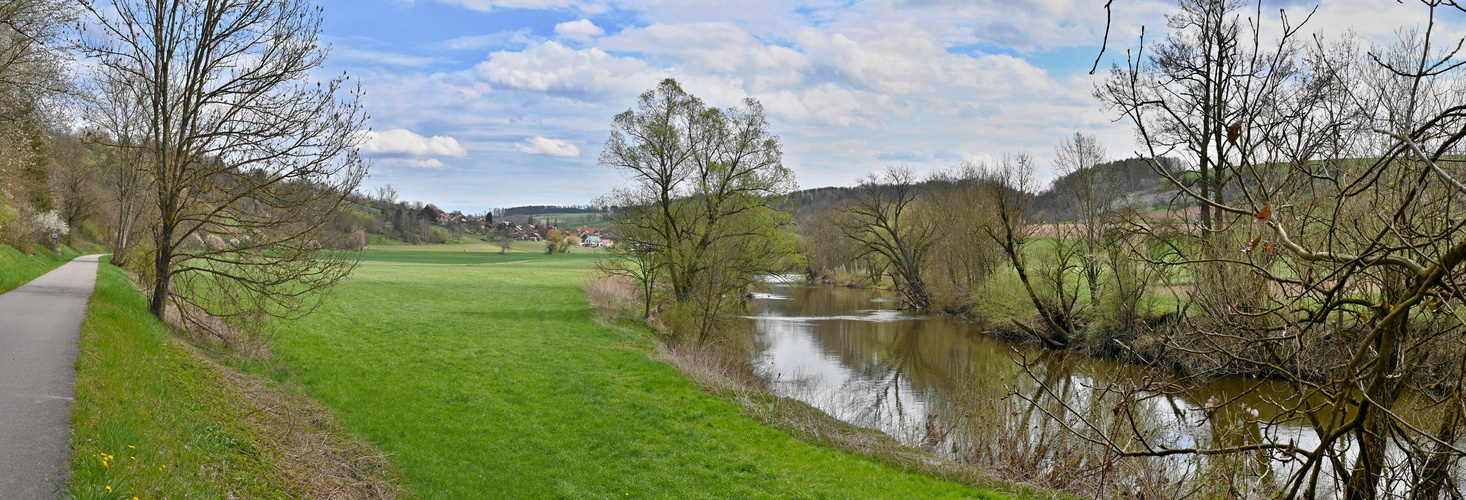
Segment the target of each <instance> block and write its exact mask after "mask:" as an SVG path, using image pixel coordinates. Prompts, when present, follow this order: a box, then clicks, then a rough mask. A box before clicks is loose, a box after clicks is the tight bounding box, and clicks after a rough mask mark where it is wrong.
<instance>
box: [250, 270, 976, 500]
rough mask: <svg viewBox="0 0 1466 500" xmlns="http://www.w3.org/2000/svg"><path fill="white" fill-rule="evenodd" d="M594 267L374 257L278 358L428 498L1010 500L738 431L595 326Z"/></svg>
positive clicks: (759, 431)
mask: <svg viewBox="0 0 1466 500" xmlns="http://www.w3.org/2000/svg"><path fill="white" fill-rule="evenodd" d="M591 257H592V255H591V254H589V253H578V254H575V253H573V254H569V255H556V256H547V255H544V254H511V255H502V256H501V255H497V254H484V253H478V254H475V253H462V252H460V253H457V254H455V253H452V252H448V253H424V252H392V251H371V252H368V253H367V254H366V258H365V259H364V260H363V262H362V264H361V266H360V267H359V268H358V269H357V272H356V274H355V275H354V276H353V277H352V279H351V280H350V281H349V282H348V283H346V284H344V285H343V286H341V287H340V288H339V289H338V290H337V292H336V295H335V297H333V299H332V300H331V301H330V302H329V303H328V304H327V305H326V306H325V307H323V308H322V309H321V310H320V311H318V312H317V313H316V314H314V315H312V316H310V317H308V318H306V319H305V320H303V321H299V322H296V323H294V324H291V325H288V327H287V328H286V329H285V331H283V332H282V333H281V334H280V335H279V336H278V337H277V347H276V351H277V353H278V355H279V359H280V361H281V362H282V363H283V364H284V365H285V366H287V367H288V369H289V371H290V372H292V373H293V375H294V376H295V377H296V378H297V380H299V381H300V382H301V383H302V384H303V385H304V386H305V387H306V391H307V392H308V393H309V394H310V395H312V396H314V397H316V398H318V399H320V400H321V401H323V402H324V403H326V404H327V405H328V406H330V407H331V408H332V409H333V410H334V411H335V412H336V414H337V415H339V416H340V418H341V419H342V420H343V421H344V422H345V423H346V424H347V426H348V427H349V428H350V429H351V430H352V431H354V432H355V433H357V434H358V435H360V436H361V437H363V438H365V439H367V440H370V441H372V442H374V443H377V444H378V445H379V446H381V447H382V448H383V449H384V450H386V451H387V452H389V453H391V454H393V455H394V456H395V458H396V460H397V461H398V462H399V463H400V464H401V465H402V467H403V469H404V470H405V473H406V483H405V484H406V487H407V488H408V489H409V490H411V491H413V492H415V493H417V494H419V495H420V496H422V497H424V498H475V497H502V498H541V497H573V498H635V497H657V498H688V497H695V498H710V497H712V498H749V497H795V498H910V497H915V498H933V497H936V498H942V497H959V498H960V497H975V498H1000V496H999V495H996V494H993V493H991V492H989V491H986V490H979V489H974V488H967V487H964V486H962V485H959V484H956V483H952V482H945V481H940V480H937V479H933V478H930V477H926V476H922V475H915V474H907V473H902V472H899V471H897V470H894V469H892V468H890V467H887V466H885V465H881V464H879V463H877V462H875V461H873V460H871V459H869V458H865V457H861V456H857V455H854V454H850V453H845V452H840V451H836V450H832V449H829V448H825V447H821V446H817V445H813V444H809V443H806V442H803V441H799V440H796V439H794V438H793V437H791V436H790V435H789V434H788V433H786V432H784V431H780V430H776V429H773V428H769V427H766V426H764V425H761V424H759V423H758V422H757V421H755V420H753V419H751V418H749V417H745V416H744V415H742V414H741V413H740V409H739V407H738V406H737V405H736V404H734V403H731V402H729V401H725V400H723V399H720V398H718V397H715V396H713V395H710V394H708V393H707V392H705V391H703V390H701V389H700V388H699V387H698V386H697V385H696V384H695V383H694V382H692V381H690V380H688V379H687V378H685V377H683V376H682V375H681V374H680V373H679V372H678V371H677V370H676V369H674V368H673V367H671V366H669V365H667V364H665V363H662V362H659V361H656V360H654V359H652V357H653V356H655V346H654V344H653V343H652V341H651V340H649V339H648V338H647V337H646V336H644V335H639V334H636V333H629V332H623V331H618V330H615V329H610V328H605V327H602V326H599V325H597V324H596V323H595V322H594V321H593V320H592V317H591V315H592V313H591V311H590V309H589V307H588V305H587V303H586V297H585V293H584V292H583V291H582V290H581V286H582V285H583V283H584V282H585V279H586V275H587V271H588V270H589V269H590V268H591V263H592V259H591Z"/></svg>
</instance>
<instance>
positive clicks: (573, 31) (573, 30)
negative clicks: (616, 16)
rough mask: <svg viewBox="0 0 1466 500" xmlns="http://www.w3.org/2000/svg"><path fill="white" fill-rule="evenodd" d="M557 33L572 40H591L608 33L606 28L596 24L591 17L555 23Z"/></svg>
mask: <svg viewBox="0 0 1466 500" xmlns="http://www.w3.org/2000/svg"><path fill="white" fill-rule="evenodd" d="M555 34H558V35H560V36H562V37H565V38H569V39H571V40H579V41H582V42H584V41H589V40H590V39H592V38H595V37H598V36H601V35H604V34H606V30H604V29H601V27H600V26H596V25H595V23H592V22H590V20H589V19H581V20H579V21H569V22H564V23H560V24H556V25H555Z"/></svg>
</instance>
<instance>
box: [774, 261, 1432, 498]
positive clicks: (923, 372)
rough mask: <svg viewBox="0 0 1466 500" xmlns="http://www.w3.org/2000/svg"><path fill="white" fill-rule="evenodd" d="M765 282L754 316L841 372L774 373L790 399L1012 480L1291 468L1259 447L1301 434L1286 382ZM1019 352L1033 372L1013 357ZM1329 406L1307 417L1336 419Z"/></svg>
mask: <svg viewBox="0 0 1466 500" xmlns="http://www.w3.org/2000/svg"><path fill="white" fill-rule="evenodd" d="M775 292H776V293H778V294H781V295H787V296H788V298H787V300H761V301H758V308H759V309H760V313H762V314H772V315H780V316H788V317H794V318H800V317H802V318H806V320H805V321H799V322H794V323H779V322H774V323H771V324H781V325H792V324H797V325H799V326H798V327H797V328H788V331H787V332H783V333H777V334H778V335H794V334H797V335H799V336H801V337H802V336H806V335H807V336H809V337H810V339H809V340H810V342H812V343H813V344H814V346H815V347H816V348H817V349H818V350H819V352H820V354H821V355H822V356H823V357H824V358H827V359H825V360H824V361H823V362H826V363H831V364H838V365H839V366H840V367H841V369H842V370H843V371H842V372H840V373H841V374H842V376H848V378H846V379H843V381H842V382H836V381H833V380H819V379H818V377H820V376H821V375H811V378H810V379H808V380H804V381H802V383H801V382H798V381H795V380H792V379H797V378H799V377H798V375H800V374H782V375H780V376H788V377H790V378H787V379H781V380H779V383H780V384H787V385H786V387H792V388H793V389H792V390H795V391H798V390H799V388H800V387H801V386H802V387H803V388H804V389H808V390H807V391H806V392H801V393H798V394H794V396H795V397H799V398H801V399H805V400H806V401H808V402H810V403H812V404H815V405H816V406H818V407H820V408H825V409H827V410H826V411H829V412H830V413H831V414H834V415H836V416H838V417H840V418H842V419H844V420H846V421H849V422H852V423H856V424H858V425H863V426H867V427H873V428H879V429H881V430H884V431H885V432H887V433H890V434H892V435H893V436H895V437H897V438H898V439H901V440H903V441H904V442H906V443H907V444H909V445H913V446H922V447H927V448H929V449H934V450H936V451H940V452H942V453H944V454H948V456H952V457H957V458H960V459H962V460H964V461H967V462H971V463H975V464H977V465H980V466H982V467H983V468H985V469H988V470H994V471H997V472H1000V473H1001V474H1003V475H1005V476H1006V477H1009V478H1012V479H1018V480H1023V481H1027V482H1030V483H1034V484H1036V485H1044V486H1051V487H1062V488H1064V489H1070V490H1073V491H1078V492H1081V493H1083V494H1086V495H1096V494H1098V492H1099V491H1101V490H1100V489H1099V488H1101V487H1104V486H1108V488H1109V489H1108V490H1107V491H1116V490H1127V491H1149V492H1151V493H1153V494H1158V495H1162V496H1166V497H1172V496H1185V495H1200V496H1209V495H1213V494H1215V495H1222V496H1225V495H1226V494H1228V491H1229V490H1233V489H1235V490H1236V491H1241V492H1250V493H1248V494H1257V493H1260V492H1265V491H1267V490H1269V489H1270V485H1272V484H1273V483H1275V482H1277V481H1278V478H1279V477H1286V476H1287V475H1288V471H1289V470H1290V469H1289V468H1290V467H1296V466H1297V464H1296V463H1291V464H1290V463H1284V462H1282V461H1280V460H1279V459H1280V457H1281V456H1282V455H1285V454H1283V453H1276V452H1269V451H1268V450H1267V449H1265V448H1264V447H1261V446H1259V445H1263V444H1271V443H1278V442H1281V443H1284V444H1286V443H1288V442H1289V440H1295V441H1298V442H1299V444H1300V446H1301V445H1302V441H1304V440H1307V439H1311V438H1310V435H1309V434H1308V432H1309V431H1308V430H1307V429H1308V428H1309V426H1308V425H1307V422H1306V419H1307V418H1308V416H1306V415H1298V414H1289V413H1286V412H1284V411H1282V410H1281V409H1282V408H1287V407H1290V406H1291V407H1296V406H1297V405H1296V396H1294V394H1295V393H1294V392H1293V391H1292V390H1291V389H1290V388H1288V387H1286V386H1281V385H1278V384H1274V383H1270V382H1265V381H1258V380H1248V379H1229V380H1220V381H1211V382H1208V383H1206V384H1201V385H1196V386H1190V387H1187V390H1184V391H1183V390H1165V389H1166V388H1167V387H1177V386H1176V385H1167V384H1163V383H1158V382H1157V381H1158V380H1166V379H1168V378H1173V377H1174V376H1175V374H1170V373H1169V372H1166V373H1162V372H1156V371H1147V370H1144V369H1141V368H1138V367H1133V366H1128V365H1121V364H1118V363H1114V362H1110V361H1106V360H1095V359H1092V358H1086V357H1082V356H1070V355H1069V354H1067V353H1057V352H1050V351H1044V352H1035V351H1032V350H1028V349H1023V348H1021V347H1018V348H1017V350H1015V346H1014V345H1013V344H1008V343H1003V342H999V341H994V340H992V339H989V338H986V337H984V336H982V334H981V333H980V332H978V331H976V328H975V327H974V325H970V324H961V323H956V322H953V321H951V320H950V319H948V318H945V317H928V318H924V319H919V320H910V319H908V320H900V321H860V320H856V319H855V317H861V316H869V315H870V314H871V313H872V312H873V311H874V310H887V309H889V307H890V306H891V304H889V303H878V302H874V303H873V302H871V299H873V298H876V297H878V295H877V294H875V293H871V292H869V291H863V290H848V289H829V288H820V287H800V286H795V287H787V288H786V287H779V288H777V289H776V290H775ZM867 319H869V318H867ZM779 328H786V327H779ZM763 347H765V348H768V347H769V346H763ZM1025 355H1026V356H1028V358H1026V359H1027V360H1028V369H1029V370H1031V373H1028V372H1025V370H1024V369H1023V368H1022V366H1021V365H1020V363H1016V362H1015V358H1016V359H1017V360H1019V361H1021V360H1023V359H1025V358H1023V356H1025ZM831 382H835V383H836V385H837V386H832V385H828V384H830V383H831ZM1122 388H1128V389H1122ZM1137 388H1139V389H1137ZM811 398H819V399H818V400H812V399H811ZM1290 398H1294V399H1292V400H1290ZM1290 401H1292V402H1291V403H1290ZM1326 410H1327V409H1326V408H1325V409H1322V410H1320V411H1319V412H1317V414H1316V415H1314V417H1316V418H1321V419H1327V418H1336V417H1335V416H1331V415H1329V413H1328V412H1327V411H1326ZM1055 417H1058V418H1055ZM1086 426H1090V427H1086ZM948 430H950V433H948ZM1121 430H1126V431H1127V432H1123V433H1122V432H1118V431H1121ZM1071 431H1075V432H1071ZM1106 435H1108V436H1119V435H1125V436H1127V437H1126V439H1129V440H1131V441H1126V442H1120V443H1118V444H1121V445H1126V446H1130V445H1135V446H1141V445H1142V444H1141V443H1140V441H1144V444H1145V445H1150V446H1164V447H1168V448H1198V447H1203V446H1211V447H1221V448H1249V447H1250V448H1249V449H1250V451H1249V452H1248V453H1245V454H1231V455H1226V456H1220V455H1209V456H1203V455H1197V454H1176V455H1172V456H1165V457H1152V458H1127V459H1116V457H1115V456H1114V454H1113V453H1112V452H1111V450H1110V449H1107V447H1106V446H1105V443H1104V442H1102V441H1101V440H1102V439H1104V436H1106ZM1397 450H1398V448H1397ZM1395 456H1396V458H1397V460H1396V461H1397V462H1401V463H1404V465H1405V467H1409V466H1410V464H1409V462H1410V461H1411V460H1413V459H1412V457H1409V456H1408V454H1407V453H1405V452H1398V453H1396V455H1395ZM1415 461H1416V462H1420V463H1422V464H1423V462H1424V460H1423V459H1422V460H1415ZM1415 466H1416V467H1420V466H1421V465H1415ZM1147 495H1148V496H1152V495H1151V494H1147Z"/></svg>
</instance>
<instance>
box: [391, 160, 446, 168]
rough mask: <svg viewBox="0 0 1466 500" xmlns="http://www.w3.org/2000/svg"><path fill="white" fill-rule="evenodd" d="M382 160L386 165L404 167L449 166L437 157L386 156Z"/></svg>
mask: <svg viewBox="0 0 1466 500" xmlns="http://www.w3.org/2000/svg"><path fill="white" fill-rule="evenodd" d="M380 161H381V163H383V164H385V165H389V166H403V167H412V168H432V169H441V168H448V165H447V164H445V163H443V162H442V161H441V160H439V159H437V158H428V159H418V158H384V159H382V160H380Z"/></svg>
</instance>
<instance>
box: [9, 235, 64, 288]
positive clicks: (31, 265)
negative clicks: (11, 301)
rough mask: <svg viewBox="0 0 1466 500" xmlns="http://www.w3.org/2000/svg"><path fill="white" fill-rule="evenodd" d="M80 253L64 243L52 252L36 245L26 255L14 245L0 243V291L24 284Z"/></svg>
mask: <svg viewBox="0 0 1466 500" xmlns="http://www.w3.org/2000/svg"><path fill="white" fill-rule="evenodd" d="M81 254H82V253H81V252H80V251H78V250H76V249H74V248H71V247H69V246H66V245H62V246H61V251H60V252H52V251H50V250H46V249H45V248H42V247H41V246H39V245H37V246H36V247H35V249H34V250H33V251H32V252H31V255H26V254H24V253H22V252H21V251H20V250H18V249H16V248H15V247H11V246H6V245H0V293H5V292H8V291H10V290H12V289H14V288H15V287H18V286H20V285H24V284H26V283H27V282H29V281H30V280H33V279H36V278H37V277H39V276H40V275H42V274H46V273H47V272H50V271H51V270H52V269H56V268H57V267H60V266H61V265H62V264H65V263H67V262H70V261H71V259H74V258H76V257H77V256H78V255H81Z"/></svg>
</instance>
